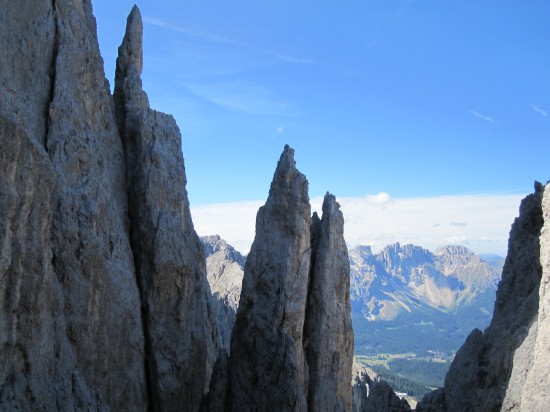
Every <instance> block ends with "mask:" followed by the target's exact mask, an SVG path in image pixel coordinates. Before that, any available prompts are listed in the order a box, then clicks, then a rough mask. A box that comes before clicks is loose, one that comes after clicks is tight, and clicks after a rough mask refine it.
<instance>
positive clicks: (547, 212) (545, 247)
mask: <svg viewBox="0 0 550 412" xmlns="http://www.w3.org/2000/svg"><path fill="white" fill-rule="evenodd" d="M542 217H543V219H544V226H543V227H542V230H541V236H540V265H541V268H542V278H541V282H540V287H539V291H538V294H539V311H538V318H537V329H536V338H535V339H534V340H535V342H534V345H533V343H529V344H528V345H526V346H528V347H533V351H532V353H531V354H528V355H527V358H525V357H523V359H522V358H521V357H518V359H516V357H514V369H513V370H512V376H514V372H516V370H517V369H519V370H520V371H521V373H520V376H522V375H523V374H525V375H526V376H525V382H524V384H523V386H522V387H521V393H520V394H519V395H520V396H517V395H516V396H510V391H511V390H512V389H513V388H515V386H514V385H513V384H510V385H508V390H507V392H506V397H505V399H504V405H503V408H502V410H517V411H542V410H546V409H548V408H549V407H550V380H549V379H548V377H549V374H550V359H548V353H550V187H549V186H548V185H546V188H545V190H544V195H543V199H542ZM533 328H534V326H531V329H533ZM533 335H534V333H532V332H531V330H530V331H529V333H528V335H527V339H526V341H527V340H528V339H529V338H530V337H531V336H533ZM522 346H523V345H522ZM522 362H524V363H522ZM527 365H529V366H531V367H530V368H528V370H527V371H525V370H524V368H525V367H526V366H527ZM511 383H512V380H511ZM514 383H515V382H514Z"/></svg>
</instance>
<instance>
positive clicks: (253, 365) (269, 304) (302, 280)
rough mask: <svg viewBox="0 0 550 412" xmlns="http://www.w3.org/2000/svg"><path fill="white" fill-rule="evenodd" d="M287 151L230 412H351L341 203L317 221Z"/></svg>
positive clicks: (253, 261) (327, 204) (260, 241)
mask: <svg viewBox="0 0 550 412" xmlns="http://www.w3.org/2000/svg"><path fill="white" fill-rule="evenodd" d="M307 191H308V183H307V180H306V178H305V176H304V175H303V174H301V173H300V172H299V171H298V170H297V169H296V164H295V161H294V150H292V149H290V148H289V147H288V146H286V147H285V150H284V152H283V154H282V155H281V158H280V160H279V163H278V165H277V169H276V171H275V175H274V178H273V182H272V184H271V189H270V191H269V197H268V199H267V202H266V204H265V205H264V206H262V207H261V208H260V210H259V211H258V215H257V218H256V238H255V239H254V243H253V244H252V248H251V250H250V254H249V255H248V257H247V260H246V265H245V272H244V279H243V288H242V292H241V299H240V303H239V308H238V312H237V321H236V325H235V329H234V331H233V337H232V341H231V357H230V360H229V376H228V378H229V384H228V404H227V405H228V409H229V410H233V411H236V410H288V411H305V410H307V409H308V408H309V409H310V410H331V411H332V410H335V411H338V410H350V409H351V385H350V379H351V364H352V358H353V332H352V329H351V318H350V303H349V258H348V254H347V248H346V245H345V242H344V238H343V230H344V229H343V223H344V222H343V216H342V213H341V212H340V210H339V205H338V204H337V203H336V200H335V198H334V196H331V195H328V194H327V196H326V197H325V201H324V204H323V217H322V220H319V218H318V217H317V215H316V214H315V215H314V217H313V222H312V219H311V217H310V216H311V215H310V211H311V207H310V204H309V197H308V193H307Z"/></svg>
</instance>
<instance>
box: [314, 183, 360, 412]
mask: <svg viewBox="0 0 550 412" xmlns="http://www.w3.org/2000/svg"><path fill="white" fill-rule="evenodd" d="M311 239H312V240H311V244H312V264H311V271H310V280H309V294H308V301H307V312H306V320H305V328H304V335H305V336H304V339H305V340H304V342H305V347H306V353H307V363H308V366H309V393H308V408H309V409H310V410H315V411H318V410H323V409H325V407H326V406H327V405H334V409H332V408H331V410H335V411H349V410H351V385H350V376H351V374H352V371H351V367H352V360H353V329H352V326H351V305H350V263H349V256H348V249H347V247H346V242H345V240H344V216H343V215H342V212H341V211H340V205H339V204H338V203H337V202H336V198H335V197H334V196H333V195H330V194H328V193H327V194H326V196H325V199H324V202H323V216H322V219H321V220H319V218H318V216H317V214H316V213H315V214H314V215H313V224H312V228H311Z"/></svg>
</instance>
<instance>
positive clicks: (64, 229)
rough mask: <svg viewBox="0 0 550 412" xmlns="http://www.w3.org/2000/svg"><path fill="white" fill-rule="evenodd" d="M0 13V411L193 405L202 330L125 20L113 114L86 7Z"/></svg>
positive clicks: (201, 376) (206, 319)
mask: <svg viewBox="0 0 550 412" xmlns="http://www.w3.org/2000/svg"><path fill="white" fill-rule="evenodd" d="M0 6H1V8H2V10H3V12H2V13H1V14H0V23H1V24H0V50H2V52H1V55H0V58H1V64H2V65H1V67H2V78H1V87H0V142H1V143H2V146H3V150H2V151H1V153H0V195H1V196H0V206H1V207H0V252H1V254H0V302H1V303H2V304H1V305H0V307H1V309H0V408H1V409H2V410H14V409H21V410H146V409H148V408H149V409H152V410H157V409H163V410H173V409H177V408H181V407H182V405H186V406H185V407H186V408H187V409H188V410H196V409H198V407H199V404H200V399H201V397H202V395H203V393H204V389H205V386H206V385H207V383H208V382H207V380H208V374H209V370H210V369H211V366H212V365H211V364H212V363H213V361H214V355H215V352H216V347H215V343H216V342H215V340H216V339H217V337H216V333H215V330H214V329H212V327H211V326H210V324H214V321H213V312H211V311H210V312H209V311H208V302H209V300H208V299H209V289H208V285H207V283H206V275H205V270H204V255H203V254H202V248H201V245H200V242H199V239H198V237H197V236H196V234H195V232H194V230H193V225H192V222H191V218H190V214H189V206H188V200H187V195H186V193H185V186H184V185H185V174H184V167H183V159H182V157H181V147H180V137H179V132H178V131H177V127H176V125H175V122H174V121H173V119H172V118H171V117H169V116H166V115H162V114H160V113H156V112H153V111H151V110H150V109H149V108H148V104H147V99H146V96H145V94H144V93H143V92H142V91H141V83H140V80H139V73H140V70H141V37H140V36H141V22H140V19H139V12H138V11H137V9H135V10H134V11H133V12H132V14H131V16H130V18H129V25H128V30H127V35H126V37H125V41H124V44H123V46H122V47H121V57H120V59H119V66H118V68H119V71H118V73H117V103H118V104H117V109H118V118H117V115H116V114H115V105H114V104H113V99H112V96H111V95H110V92H109V88H108V84H107V82H106V80H105V77H104V73H103V67H102V66H103V61H102V59H101V56H100V54H99V47H98V42H97V35H96V27H95V20H94V18H93V15H92V7H91V3H90V1H80V0H78V1H77V0H54V1H45V0H39V1H36V2H13V1H3V2H2V3H1V4H0ZM23 68H24V69H23ZM117 125H118V127H117ZM119 128H120V131H121V134H119ZM153 129H154V130H153ZM121 136H122V137H123V140H121ZM123 143H124V144H123ZM127 189H128V190H127ZM127 193H128V195H127ZM130 232H131V236H130ZM130 238H132V240H130ZM142 309H143V311H142Z"/></svg>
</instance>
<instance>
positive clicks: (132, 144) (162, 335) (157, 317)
mask: <svg viewBox="0 0 550 412" xmlns="http://www.w3.org/2000/svg"><path fill="white" fill-rule="evenodd" d="M142 31H143V27H142V21H141V15H140V13H139V9H138V8H137V7H134V9H133V10H132V12H131V14H130V16H129V17H128V26H127V30H126V35H125V36H124V41H123V43H122V45H121V46H120V48H119V57H118V59H117V69H116V79H115V94H114V98H115V104H116V112H117V118H118V127H119V132H120V135H121V137H122V140H123V142H124V151H125V154H126V178H127V182H128V202H129V215H130V225H131V238H132V247H133V250H134V257H135V265H136V271H137V279H138V284H139V286H140V290H141V300H142V305H143V322H144V333H145V350H146V359H147V366H146V367H147V374H148V382H149V385H150V387H151V388H150V393H151V394H153V396H152V398H151V403H152V406H153V408H154V409H158V410H176V409H178V408H181V407H182V405H186V406H187V407H188V408H189V410H192V409H193V408H197V407H198V405H200V401H201V399H202V396H203V393H204V390H205V389H206V388H207V387H208V383H209V378H210V376H209V372H210V370H211V367H212V364H213V361H214V360H215V355H217V351H216V352H215V354H213V353H212V352H213V349H212V348H214V341H213V334H214V337H215V331H213V330H212V324H211V322H212V321H213V319H210V318H209V308H208V301H209V299H210V289H209V287H208V283H207V281H206V268H205V260H204V254H203V249H202V244H201V242H200V239H199V237H198V236H197V234H196V233H195V230H194V228H193V222H192V221H191V214H190V211H189V202H188V199H187V193H186V190H185V185H186V178H185V169H184V164H183V156H182V153H181V137H180V132H179V129H178V127H177V125H176V122H175V121H174V118H173V117H172V116H169V115H166V114H163V113H159V112H156V111H154V110H151V109H150V108H149V104H148V99H147V96H146V94H145V93H144V92H143V90H142V87H141V79H140V75H141V70H142V62H143V58H142ZM211 315H212V316H213V313H212V312H211ZM212 323H213V322H212ZM209 346H210V348H209ZM209 352H210V353H209ZM207 365H208V367H207Z"/></svg>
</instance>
